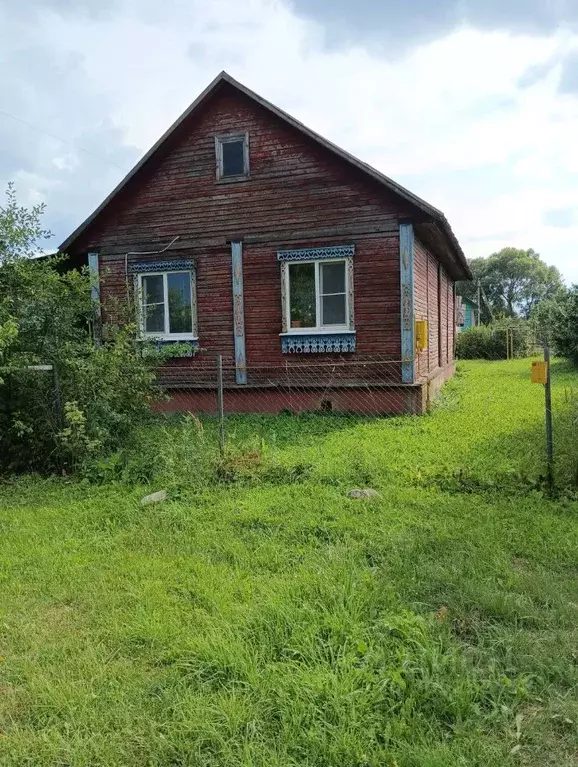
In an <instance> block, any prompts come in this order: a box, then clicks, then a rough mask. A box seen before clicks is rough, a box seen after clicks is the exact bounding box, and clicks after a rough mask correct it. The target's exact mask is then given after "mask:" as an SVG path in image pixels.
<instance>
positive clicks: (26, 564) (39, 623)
mask: <svg viewBox="0 0 578 767" xmlns="http://www.w3.org/2000/svg"><path fill="white" fill-rule="evenodd" d="M527 370H528V364H527V362H515V363H469V364H468V365H465V366H464V369H463V372H462V374H461V375H460V377H459V378H458V379H457V380H456V381H455V382H454V383H453V384H452V385H451V386H450V387H449V388H448V389H447V390H446V395H445V401H444V402H443V403H442V405H441V406H440V407H439V408H438V409H437V410H436V412H435V413H433V414H432V415H431V416H428V417H427V418H396V419H391V420H386V421H376V422H371V421H366V422H351V421H349V420H347V419H342V420H338V419H331V418H329V419H328V418H318V417H306V418H300V419H295V418H291V417H279V418H276V419H258V418H245V419H241V418H239V419H229V431H230V438H231V442H232V443H233V447H234V449H233V457H232V459H231V466H232V469H231V472H232V474H234V475H236V476H237V480H238V481H237V482H235V483H232V484H229V485H227V484H225V485H217V486H210V485H208V484H207V483H206V481H205V480H204V479H203V477H205V474H204V473H203V472H204V471H205V469H203V468H202V466H201V465H200V463H199V464H198V465H197V466H196V467H195V470H194V471H193V469H191V467H190V465H189V463H187V464H186V465H185V464H184V463H182V464H178V462H179V461H182V459H183V455H184V454H186V450H187V449H190V450H192V451H194V449H198V448H196V447H191V446H190V445H184V446H183V447H182V451H181V452H179V449H180V448H179V446H178V444H177V443H176V442H175V440H174V439H172V440H171V443H170V444H171V448H170V449H169V445H166V446H165V447H166V463H165V464H163V466H162V467H161V469H162V470H165V471H166V472H168V471H169V469H170V470H171V471H172V472H173V473H174V472H175V468H178V469H179V478H178V482H176V483H175V486H174V489H175V491H176V490H177V489H178V488H180V493H179V494H176V493H175V498H176V499H175V500H173V501H171V502H169V503H165V504H161V505H156V506H149V507H140V505H139V503H138V500H139V498H140V495H142V492H143V491H142V488H134V489H132V490H131V489H127V488H126V487H123V486H122V485H118V484H117V485H113V484H107V485H104V486H101V487H96V486H90V485H83V484H81V483H68V484H65V483H62V482H48V481H40V480H38V479H29V480H22V481H19V482H17V483H15V484H12V485H6V486H3V487H1V486H0V541H1V543H0V545H1V546H2V555H1V557H0V765H1V766H2V767H21V766H26V765H39V766H40V765H42V766H44V765H47V766H48V767H53V766H54V767H56V765H58V767H64V766H67V767H96V766H98V767H100V766H101V765H102V767H133V766H134V767H136V766H137V765H138V767H141V766H143V765H149V766H150V767H153V766H154V767H157V765H158V766H159V767H160V766H162V767H169V766H170V767H176V766H177V765H178V766H182V767H184V766H185V765H187V766H188V765H194V766H196V765H199V767H212V766H213V765H214V766H215V767H217V766H218V767H225V766H227V767H229V766H231V767H232V766H233V765H235V766H236V765H243V766H245V765H247V766H251V767H277V766H278V767H281V766H282V767H291V766H292V765H295V766H296V765H307V766H310V767H343V766H347V767H382V766H383V765H385V766H387V765H389V766H390V767H394V765H397V767H450V766H451V767H455V766H456V765H463V766H464V767H466V766H467V767H471V766H472V765H473V766H474V767H475V766H476V765H480V766H481V765H483V766H484V767H487V765H506V766H507V765H532V766H536V767H538V766H540V767H542V766H543V765H556V767H570V765H575V764H576V763H577V760H578V729H577V722H578V695H577V690H578V660H577V656H576V648H577V646H578V629H577V628H576V627H577V625H578V503H577V502H575V501H572V500H570V498H569V497H568V498H566V499H564V498H562V499H558V500H555V501H554V500H548V499H545V498H544V496H543V495H542V493H541V492H539V491H538V489H537V485H536V480H537V478H538V477H539V475H540V472H541V471H542V460H543V438H542V410H541V396H542V394H543V393H542V390H541V387H539V386H531V385H530V384H529V383H528V382H527ZM555 373H556V374H555V382H556V387H555V411H556V426H557V436H558V443H557V444H558V449H559V452H560V458H561V460H560V461H559V464H558V473H559V477H558V479H559V482H560V483H561V484H565V483H566V482H569V481H570V480H569V478H570V476H571V466H572V450H571V442H570V440H571V437H572V430H571V428H570V426H569V424H570V420H569V418H567V417H566V403H565V394H564V391H565V390H566V391H568V390H569V389H570V388H571V387H572V385H574V386H576V382H577V379H576V375H575V374H574V373H572V372H571V371H569V370H568V369H566V368H565V367H564V366H559V367H558V368H557V369H556V371H555ZM210 429H211V426H210V425H208V426H207V431H206V432H205V441H204V443H203V440H199V439H197V440H196V443H195V445H197V443H199V441H200V442H201V443H202V444H204V447H205V448H206V447H207V446H210V445H212V444H213V442H212V435H211V432H210ZM255 433H257V434H258V435H259V436H258V438H256V437H255V436H254V435H255ZM173 436H174V435H173ZM257 448H258V450H257ZM171 450H172V451H173V452H171ZM183 451H184V452H183ZM255 451H257V453H258V456H259V459H258V460H254V461H252V460H243V456H246V455H247V454H248V455H253V453H254V452H255ZM205 452H206V451H205ZM193 454H194V453H191V455H193ZM198 457H199V461H200V460H201V456H200V454H199V456H198ZM171 461H172V463H171ZM161 469H159V471H161ZM188 472H191V473H190V475H189V474H188ZM169 478H170V476H169V474H168V473H167V474H166V476H164V477H163V476H162V475H159V477H158V480H159V481H160V480H161V479H163V480H166V481H168V479H169ZM195 478H197V479H199V478H200V479H199V481H198V482H195V481H194V480H195ZM201 479H203V481H201ZM352 485H372V486H374V487H377V488H378V489H379V491H380V493H381V498H380V499H379V500H378V501H375V502H359V501H357V502H356V501H350V500H348V499H346V498H345V492H346V490H347V489H349V487H351V486H352ZM155 489H156V488H155Z"/></svg>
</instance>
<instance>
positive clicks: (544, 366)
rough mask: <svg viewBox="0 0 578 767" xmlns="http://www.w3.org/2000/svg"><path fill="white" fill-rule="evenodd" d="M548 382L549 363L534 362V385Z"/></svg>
mask: <svg viewBox="0 0 578 767" xmlns="http://www.w3.org/2000/svg"><path fill="white" fill-rule="evenodd" d="M547 380H548V363H547V362H545V361H544V360H536V361H535V362H532V383H537V384H544V385H546V381H547Z"/></svg>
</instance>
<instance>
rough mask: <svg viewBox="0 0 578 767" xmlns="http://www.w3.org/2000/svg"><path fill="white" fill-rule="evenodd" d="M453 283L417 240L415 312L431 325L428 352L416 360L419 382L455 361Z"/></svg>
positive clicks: (415, 249)
mask: <svg viewBox="0 0 578 767" xmlns="http://www.w3.org/2000/svg"><path fill="white" fill-rule="evenodd" d="M453 285H454V283H453V281H452V280H451V278H450V277H449V276H448V274H447V272H446V271H445V269H444V268H443V267H441V266H440V265H439V263H438V261H437V259H436V258H435V257H434V256H433V255H432V254H431V253H430V252H429V251H428V249H427V248H426V247H425V246H424V245H423V243H421V242H420V241H419V240H417V239H416V241H415V246H414V312H415V318H416V320H425V319H427V321H428V349H427V350H426V351H424V352H422V353H420V354H419V355H417V359H416V379H417V380H419V381H421V380H425V379H427V378H430V377H432V376H433V375H435V373H436V371H437V370H438V369H439V367H440V366H441V367H444V366H445V365H447V364H448V363H450V362H452V361H453V359H454V333H455V328H454V326H455V306H454V289H453Z"/></svg>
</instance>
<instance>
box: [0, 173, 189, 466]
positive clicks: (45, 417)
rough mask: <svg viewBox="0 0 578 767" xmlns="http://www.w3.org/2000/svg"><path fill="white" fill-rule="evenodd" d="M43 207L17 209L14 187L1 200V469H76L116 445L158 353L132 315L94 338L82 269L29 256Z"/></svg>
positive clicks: (150, 380)
mask: <svg viewBox="0 0 578 767" xmlns="http://www.w3.org/2000/svg"><path fill="white" fill-rule="evenodd" d="M43 212H44V208H43V206H36V207H34V208H32V209H30V210H28V209H26V208H23V207H20V206H19V205H18V204H17V200H16V195H15V192H14V188H13V187H12V186H10V187H9V188H8V192H7V199H6V204H5V206H3V207H0V240H1V242H2V244H1V245H0V471H20V470H23V469H36V470H42V471H47V470H48V471H51V470H53V469H65V468H69V467H72V468H74V467H75V466H77V465H79V464H82V463H83V462H85V461H86V460H88V459H90V458H91V457H93V456H95V455H98V454H99V453H103V452H109V451H111V450H114V449H116V448H118V447H120V446H122V445H123V444H124V443H125V442H126V440H127V439H128V438H129V437H130V435H131V433H132V431H133V429H134V426H135V424H138V422H139V421H140V420H142V417H143V415H145V414H146V413H148V411H149V405H150V403H151V400H152V398H153V396H154V394H155V388H154V380H155V369H156V367H157V365H158V364H159V363H160V362H161V361H162V359H163V355H162V354H160V353H158V352H157V351H156V350H155V349H154V348H151V347H150V346H147V347H146V348H145V347H144V346H143V342H141V341H140V340H139V339H138V338H137V332H136V326H135V324H134V322H133V323H131V322H127V323H125V324H124V325H121V326H119V327H117V328H109V329H108V330H107V333H106V334H105V336H104V338H103V340H102V343H98V344H97V343H95V342H94V338H93V332H92V329H93V319H94V306H93V303H92V300H91V292H90V287H91V286H90V278H89V275H88V273H87V272H86V270H85V271H83V272H79V271H77V270H72V271H63V270H62V269H58V268H55V267H58V266H59V265H60V263H61V262H60V260H59V259H57V258H52V257H51V258H47V257H44V258H34V257H33V256H36V255H38V254H39V252H40V251H41V248H40V244H39V243H41V242H42V240H43V239H44V238H46V237H47V236H49V233H48V232H47V230H45V229H44V228H43V227H42V224H41V217H42V214H43ZM61 272H62V273H61ZM175 351H177V352H178V350H176V349H171V353H173V352H175ZM37 365H44V366H47V365H48V366H50V370H34V369H31V366H37Z"/></svg>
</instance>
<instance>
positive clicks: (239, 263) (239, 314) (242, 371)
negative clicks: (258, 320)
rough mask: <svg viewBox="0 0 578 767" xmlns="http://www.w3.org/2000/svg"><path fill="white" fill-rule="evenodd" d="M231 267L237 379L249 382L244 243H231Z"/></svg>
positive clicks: (239, 382)
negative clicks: (246, 353)
mask: <svg viewBox="0 0 578 767" xmlns="http://www.w3.org/2000/svg"><path fill="white" fill-rule="evenodd" d="M231 269H232V275H233V336H234V340H235V380H236V381H237V383H238V384H246V383H247V361H246V359H245V307H244V300H243V243H242V242H232V243H231Z"/></svg>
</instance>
